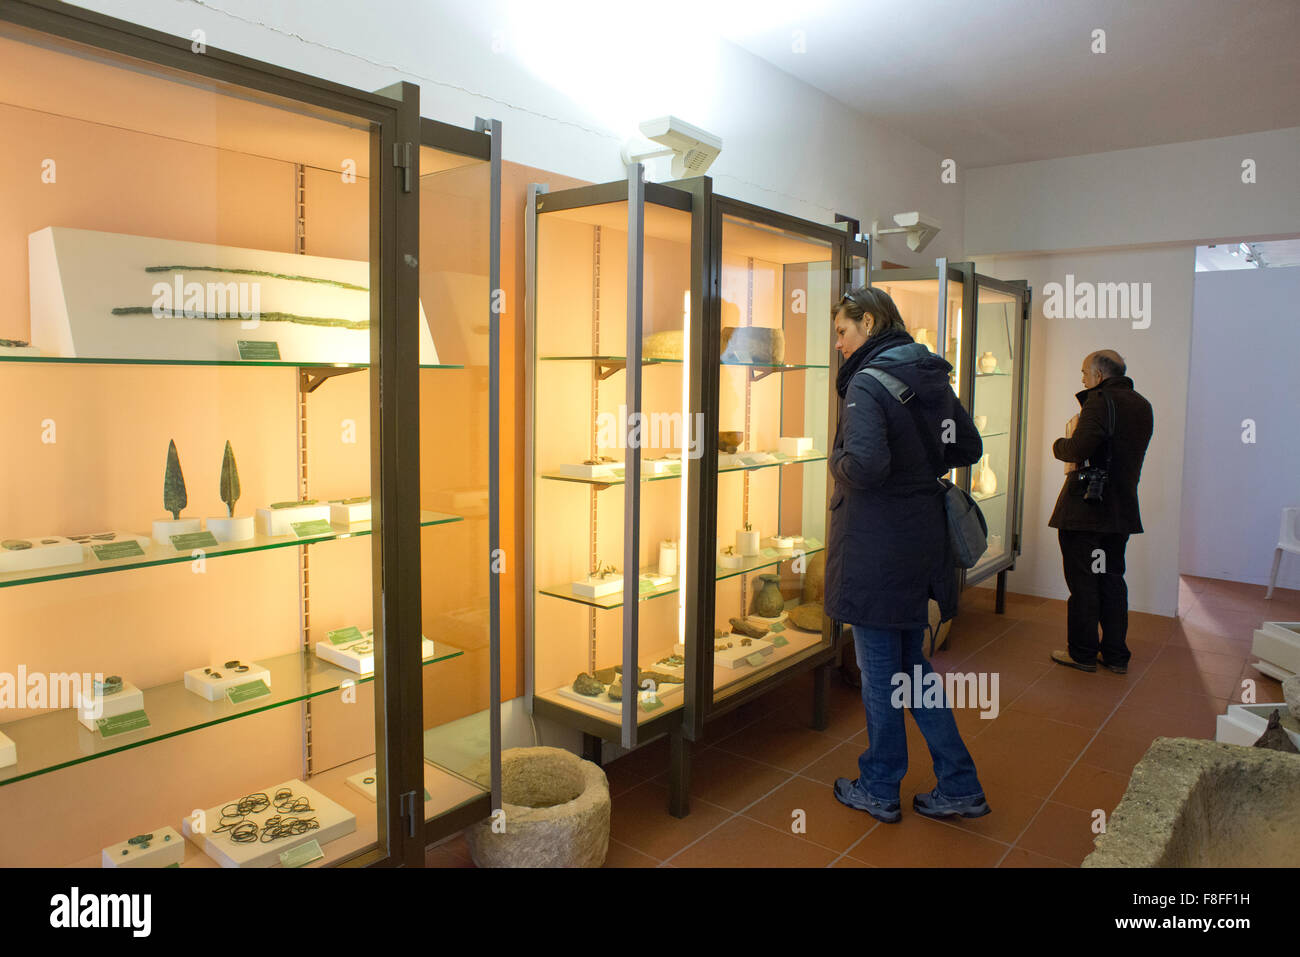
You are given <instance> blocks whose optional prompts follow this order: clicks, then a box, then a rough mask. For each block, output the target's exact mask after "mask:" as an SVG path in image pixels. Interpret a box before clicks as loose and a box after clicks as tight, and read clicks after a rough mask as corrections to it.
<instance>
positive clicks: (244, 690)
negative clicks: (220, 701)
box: [226, 678, 271, 704]
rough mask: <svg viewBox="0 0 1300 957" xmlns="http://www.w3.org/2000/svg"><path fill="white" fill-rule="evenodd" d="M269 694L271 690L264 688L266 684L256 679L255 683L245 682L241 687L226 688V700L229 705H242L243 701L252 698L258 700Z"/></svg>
mask: <svg viewBox="0 0 1300 957" xmlns="http://www.w3.org/2000/svg"><path fill="white" fill-rule="evenodd" d="M270 693H271V689H270V688H268V687H267V686H266V682H265V681H263V680H262V679H261V678H258V679H257V680H256V681H246V682H244V683H243V684H242V685H235V686H234V687H231V688H227V689H226V700H227V701H229V702H230V703H231V704H243V703H244V702H245V701H251V700H252V699H253V698H260V697H262V696H263V695H268V694H270Z"/></svg>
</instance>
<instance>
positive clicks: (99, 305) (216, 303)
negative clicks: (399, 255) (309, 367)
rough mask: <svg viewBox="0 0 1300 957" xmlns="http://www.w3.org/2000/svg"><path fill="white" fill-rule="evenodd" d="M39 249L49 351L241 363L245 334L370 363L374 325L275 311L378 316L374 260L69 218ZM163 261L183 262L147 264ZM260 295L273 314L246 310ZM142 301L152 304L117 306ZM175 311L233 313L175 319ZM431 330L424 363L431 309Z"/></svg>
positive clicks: (37, 301)
mask: <svg viewBox="0 0 1300 957" xmlns="http://www.w3.org/2000/svg"><path fill="white" fill-rule="evenodd" d="M27 251H28V262H29V275H30V288H31V303H32V331H31V339H32V342H31V344H32V346H34V347H36V348H38V349H40V350H41V351H43V352H44V353H45V354H47V355H52V356H64V357H68V358H71V357H75V356H81V357H101V358H114V359H199V360H205V359H206V360H238V359H239V347H238V343H239V341H240V340H258V341H264V342H265V341H274V342H275V343H277V345H278V346H279V350H280V359H281V360H282V361H285V362H369V361H370V329H368V328H353V329H349V328H344V327H338V326H326V325H317V324H307V323H302V322H293V321H279V320H278V319H275V318H273V317H277V314H278V316H279V317H288V316H302V317H312V318H329V319H340V320H344V321H345V322H362V323H364V322H368V321H369V319H370V293H369V291H368V287H369V286H370V264H369V263H366V262H363V261H357V260H351V259H330V258H327V257H324V256H303V255H299V254H296V253H286V252H271V251H269V250H265V249H244V248H240V247H236V246H216V245H212V244H210V243H189V242H179V241H177V240H173V239H155V238H151V237H147V236H128V235H124V234H121V233H103V232H96V231H93V230H88V229H68V228H66V227H62V226H53V227H47V228H45V229H42V230H39V231H37V232H34V233H32V234H31V235H30V236H28V238H27ZM159 266H168V267H176V268H171V269H164V270H160V271H153V272H150V271H147V270H148V269H149V267H159ZM186 267H190V268H186ZM312 280H316V281H312ZM321 280H323V281H321ZM178 286H179V289H180V296H179V301H178V297H177V287H178ZM349 287H350V288H349ZM164 288H165V289H166V292H164V291H163V290H164ZM254 296H255V297H256V303H255V305H256V309H257V314H258V315H259V316H261V317H266V318H261V319H256V320H249V319H242V318H240V315H239V310H240V304H241V297H242V304H243V305H244V306H245V307H247V308H246V312H249V311H251V307H252V306H253V305H254ZM139 307H144V308H145V309H148V310H149V311H147V312H143V313H132V314H114V312H113V310H114V309H121V308H139ZM155 308H157V309H158V310H159V311H160V313H161V315H157V316H156V315H154V309H155ZM172 310H174V311H175V312H177V313H183V312H185V311H186V310H191V311H199V312H204V313H211V314H221V315H225V316H228V317H229V318H220V319H203V318H184V317H180V318H173V317H172V316H171V315H170V313H171V311H172ZM419 329H420V331H419V336H420V364H421V365H436V364H437V363H438V352H437V350H436V349H435V348H434V345H433V338H432V337H431V336H430V334H429V323H428V320H427V319H426V317H425V315H424V307H423V305H421V307H420V326H419Z"/></svg>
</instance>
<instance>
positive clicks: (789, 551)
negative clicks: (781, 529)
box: [772, 535, 794, 557]
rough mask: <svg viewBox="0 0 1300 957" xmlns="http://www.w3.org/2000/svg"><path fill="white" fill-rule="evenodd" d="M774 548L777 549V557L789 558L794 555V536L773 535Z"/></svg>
mask: <svg viewBox="0 0 1300 957" xmlns="http://www.w3.org/2000/svg"><path fill="white" fill-rule="evenodd" d="M772 547H773V548H775V549H776V553H777V555H780V556H782V557H787V556H790V555H793V554H794V536H793V535H773V536H772Z"/></svg>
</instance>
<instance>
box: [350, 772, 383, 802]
mask: <svg viewBox="0 0 1300 957" xmlns="http://www.w3.org/2000/svg"><path fill="white" fill-rule="evenodd" d="M367 778H369V780H366V779H367ZM345 783H346V784H347V786H348V787H350V788H351V789H352V790H354V791H356V792H357V793H358V794H360V795H361V796H362V797H364V798H366V799H368V800H370V801H377V800H378V795H379V775H377V774H376V773H375V769H374V768H371V769H370V770H368V771H358V772H357V773H356V774H353V775H352V776H351V777H348V778H346V779H345Z"/></svg>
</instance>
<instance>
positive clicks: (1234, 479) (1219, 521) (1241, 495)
mask: <svg viewBox="0 0 1300 957" xmlns="http://www.w3.org/2000/svg"><path fill="white" fill-rule="evenodd" d="M1194 288H1195V298H1194V301H1193V306H1192V355H1191V381H1192V382H1193V383H1194V386H1193V388H1192V390H1191V394H1190V395H1189V396H1188V402H1187V421H1188V442H1187V455H1186V461H1185V471H1184V473H1183V502H1182V528H1183V535H1182V548H1181V562H1182V571H1183V572H1184V573H1186V574H1189V575H1202V576H1205V577H1207V578H1226V579H1228V580H1230V581H1241V582H1253V583H1255V584H1264V583H1266V582H1267V581H1268V574H1269V570H1270V568H1271V567H1272V557H1273V548H1274V546H1275V545H1276V544H1277V534H1278V525H1279V523H1280V519H1281V511H1282V509H1283V507H1285V506H1297V505H1300V425H1298V424H1297V418H1298V417H1300V268H1291V269H1242V270H1233V271H1229V272H1202V273H1197V274H1196V279H1195V285H1194ZM1246 419H1253V420H1254V422H1255V442H1254V443H1253V444H1248V443H1245V442H1243V441H1242V438H1243V435H1244V434H1245V430H1244V429H1243V426H1242V422H1243V421H1244V420H1246ZM1278 584H1279V585H1282V586H1284V587H1287V588H1300V558H1298V557H1293V556H1287V557H1285V558H1283V560H1282V568H1281V572H1280V573H1279V575H1278Z"/></svg>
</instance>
